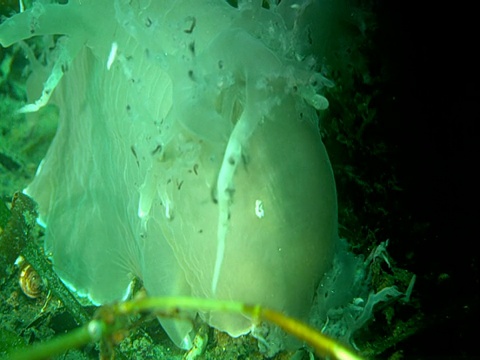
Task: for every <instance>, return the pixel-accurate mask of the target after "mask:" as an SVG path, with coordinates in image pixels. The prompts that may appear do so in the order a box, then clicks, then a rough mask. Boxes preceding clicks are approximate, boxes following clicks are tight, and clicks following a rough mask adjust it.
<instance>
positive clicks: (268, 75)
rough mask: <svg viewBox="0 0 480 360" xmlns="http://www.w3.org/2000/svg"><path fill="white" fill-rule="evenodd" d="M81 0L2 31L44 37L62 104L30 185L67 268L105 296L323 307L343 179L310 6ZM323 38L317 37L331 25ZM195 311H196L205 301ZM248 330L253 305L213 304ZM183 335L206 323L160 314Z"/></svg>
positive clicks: (96, 298) (40, 101)
mask: <svg viewBox="0 0 480 360" xmlns="http://www.w3.org/2000/svg"><path fill="white" fill-rule="evenodd" d="M261 5H262V1H245V2H240V3H239V5H238V7H233V6H231V5H229V4H228V3H227V2H224V1H220V0H216V1H213V0H212V1H208V0H205V1H201V2H195V3H194V5H192V2H191V1H148V0H143V1H142V0H138V1H126V0H115V1H110V0H104V1H99V0H95V1H93V0H91V1H88V0H82V1H70V2H69V3H68V4H65V5H60V4H42V3H41V2H36V3H35V5H34V6H33V7H32V8H31V9H28V10H26V11H25V12H23V13H21V14H18V15H16V16H14V17H12V18H11V19H9V20H7V21H5V22H4V23H3V24H2V25H0V43H1V44H2V45H3V46H9V45H11V44H13V43H15V42H18V41H21V40H24V39H27V38H31V37H33V36H39V35H65V36H61V37H59V38H58V39H57V41H56V44H55V47H52V48H51V49H48V48H46V49H45V50H44V53H43V54H42V56H41V57H42V60H43V62H45V63H46V68H45V65H41V64H40V61H38V60H36V58H35V56H34V55H33V50H31V53H30V56H29V59H30V61H31V64H32V70H33V71H32V74H31V76H30V79H29V87H30V89H31V101H32V103H31V104H29V105H26V106H25V107H24V108H23V109H22V111H25V112H31V111H36V110H37V109H38V108H40V107H41V106H43V105H45V104H46V103H47V102H49V101H50V102H53V103H55V104H56V105H57V106H58V108H59V111H60V123H59V127H58V131H57V134H56V137H55V139H54V141H53V143H52V145H51V147H50V149H49V151H48V154H47V156H46V158H45V159H44V161H43V162H42V164H41V166H40V167H39V169H38V172H37V175H36V178H35V180H34V181H33V183H32V184H31V185H30V186H29V187H28V188H27V189H26V193H27V194H29V195H31V196H32V197H33V198H34V199H35V200H36V201H37V202H38V204H39V212H40V216H41V221H42V222H43V223H44V224H45V225H46V244H45V251H46V253H47V254H48V255H49V256H50V257H51V259H52V262H53V265H54V268H55V270H56V272H57V273H58V274H59V276H60V277H61V278H62V280H63V281H64V282H65V283H67V284H68V285H69V286H70V287H71V288H72V289H74V290H75V291H76V292H77V293H78V294H79V295H80V296H87V297H88V298H89V299H90V300H91V301H92V302H94V303H96V304H104V303H110V302H113V301H118V300H121V299H125V298H126V297H127V296H128V295H129V293H130V291H131V290H130V288H131V284H132V281H133V279H135V278H139V279H141V280H142V281H143V284H144V286H145V288H146V290H147V292H148V293H149V294H150V295H153V296H161V295H190V296H198V297H206V298H216V299H225V300H237V301H243V302H248V303H258V304H262V305H264V306H268V307H272V308H274V309H277V310H281V311H285V312H286V313H287V314H289V315H293V316H297V317H301V318H302V317H303V318H304V317H305V316H307V314H308V312H309V310H310V307H311V305H312V302H313V297H314V293H315V289H316V287H317V285H318V283H319V281H320V279H321V277H322V275H323V274H324V273H325V272H326V271H327V270H328V268H329V267H330V265H331V263H332V259H333V253H334V248H335V242H336V240H337V207H336V193H335V184H334V180H333V174H332V170H331V166H330V162H329V159H328V155H327V153H326V151H325V148H324V146H323V144H322V141H321V138H320V134H319V131H318V125H317V124H318V118H317V113H316V110H321V109H324V108H326V107H327V106H328V102H327V101H326V99H325V98H323V97H322V96H321V95H320V94H319V93H318V92H319V91H321V88H322V87H323V86H324V83H323V78H322V76H321V75H320V74H318V73H316V72H315V71H314V70H313V67H314V64H315V62H314V59H313V58H311V57H310V56H309V54H308V42H307V39H308V36H307V33H308V31H307V30H308V27H307V25H305V24H304V23H302V22H301V15H302V14H303V13H304V12H306V11H309V10H311V9H310V6H311V4H310V2H308V1H305V2H301V4H298V3H296V2H293V1H282V2H281V4H279V5H274V4H271V5H270V9H265V8H263V7H262V6H261ZM314 35H315V34H310V36H314ZM192 316H193V314H192ZM201 316H202V317H203V318H204V319H205V320H206V321H207V322H208V323H209V324H210V325H211V326H214V327H216V328H218V329H220V330H222V331H226V332H228V333H229V334H230V335H232V336H238V335H241V334H244V333H247V332H249V331H250V330H251V328H252V323H251V321H250V320H249V319H247V318H245V317H243V316H239V315H225V314H223V313H204V314H201ZM161 322H162V325H163V326H164V328H165V329H166V331H167V332H168V334H169V335H170V337H171V338H172V340H173V341H174V342H175V343H176V344H177V345H178V346H180V347H183V348H188V347H190V346H191V338H190V336H191V334H190V332H191V329H192V324H191V322H181V321H172V320H161Z"/></svg>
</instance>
